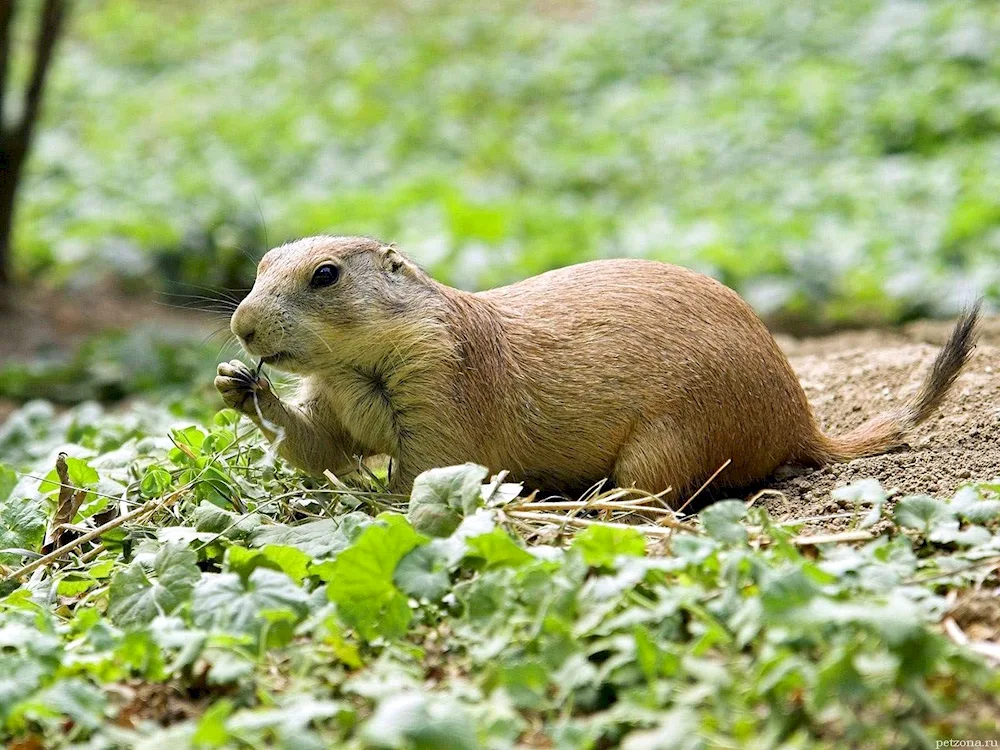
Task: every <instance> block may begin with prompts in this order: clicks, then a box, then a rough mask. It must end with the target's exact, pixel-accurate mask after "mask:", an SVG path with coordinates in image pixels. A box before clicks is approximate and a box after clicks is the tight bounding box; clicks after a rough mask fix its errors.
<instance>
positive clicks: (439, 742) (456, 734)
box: [362, 693, 481, 750]
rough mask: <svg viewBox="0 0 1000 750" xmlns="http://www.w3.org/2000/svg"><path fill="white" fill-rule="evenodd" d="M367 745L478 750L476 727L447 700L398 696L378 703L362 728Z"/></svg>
mask: <svg viewBox="0 0 1000 750" xmlns="http://www.w3.org/2000/svg"><path fill="white" fill-rule="evenodd" d="M362 737H363V738H364V740H365V742H367V743H368V744H369V745H373V746H375V747H383V748H393V749H396V748H398V750H477V749H478V748H479V747H481V745H480V744H479V741H478V739H477V738H476V731H475V726H474V725H473V723H472V720H471V719H470V717H469V715H468V712H467V711H466V710H465V709H464V708H463V707H462V706H461V704H459V703H457V702H456V701H454V700H452V699H448V698H440V697H436V696H435V697H431V696H428V695H420V694H418V693H399V694H396V695H393V696H391V697H389V698H386V699H385V700H383V701H382V702H381V703H379V705H378V708H377V709H376V710H375V713H374V714H373V715H372V717H371V718H370V719H369V720H368V721H367V722H366V723H365V725H364V728H363V729H362Z"/></svg>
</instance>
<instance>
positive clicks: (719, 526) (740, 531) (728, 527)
mask: <svg viewBox="0 0 1000 750" xmlns="http://www.w3.org/2000/svg"><path fill="white" fill-rule="evenodd" d="M746 512H747V508H746V505H744V503H743V502H742V501H741V500H721V501H719V502H717V503H714V504H713V505H709V506H708V507H707V508H705V510H703V511H702V512H701V513H699V514H698V518H699V519H700V520H701V525H702V526H704V527H705V533H707V534H708V535H709V536H710V537H712V538H713V539H716V540H718V541H720V542H723V543H724V544H741V543H743V542H745V541H746V540H747V530H746V528H745V527H744V526H743V524H742V523H740V521H741V520H742V519H743V516H745V515H746Z"/></svg>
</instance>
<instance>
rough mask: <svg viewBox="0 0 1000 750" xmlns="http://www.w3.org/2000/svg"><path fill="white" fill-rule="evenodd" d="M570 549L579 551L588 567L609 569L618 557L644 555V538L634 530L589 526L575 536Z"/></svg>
mask: <svg viewBox="0 0 1000 750" xmlns="http://www.w3.org/2000/svg"><path fill="white" fill-rule="evenodd" d="M572 548H573V549H576V550H579V551H580V553H581V554H582V555H583V560H584V562H585V563H587V565H589V566H590V567H592V568H610V567H612V566H613V565H614V562H615V560H616V559H617V558H618V557H619V556H620V555H624V556H628V557H642V556H643V555H645V554H646V538H645V537H644V536H643V535H642V534H640V533H639V532H638V531H636V530H635V529H616V528H612V527H608V526H591V527H589V528H587V529H585V530H584V531H582V532H580V533H579V534H577V535H576V537H575V538H574V539H573V544H572Z"/></svg>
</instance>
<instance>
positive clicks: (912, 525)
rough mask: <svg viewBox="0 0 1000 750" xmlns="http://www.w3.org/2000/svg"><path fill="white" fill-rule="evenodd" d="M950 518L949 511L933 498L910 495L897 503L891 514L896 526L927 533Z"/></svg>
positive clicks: (943, 504)
mask: <svg viewBox="0 0 1000 750" xmlns="http://www.w3.org/2000/svg"><path fill="white" fill-rule="evenodd" d="M951 517H952V513H951V509H949V508H948V506H947V505H946V504H945V503H943V502H941V501H940V500H937V499H935V498H933V497H929V496H927V495H911V496H909V497H904V498H903V499H902V500H900V501H899V502H898V503H896V508H895V511H894V513H893V518H894V520H895V521H896V524H897V525H899V526H903V527H905V528H909V529H920V530H921V531H923V532H925V533H927V532H929V531H930V530H931V527H932V526H934V525H935V524H936V523H939V522H941V521H947V520H949V519H950V518H951Z"/></svg>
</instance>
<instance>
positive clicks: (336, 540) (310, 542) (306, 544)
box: [251, 512, 372, 560]
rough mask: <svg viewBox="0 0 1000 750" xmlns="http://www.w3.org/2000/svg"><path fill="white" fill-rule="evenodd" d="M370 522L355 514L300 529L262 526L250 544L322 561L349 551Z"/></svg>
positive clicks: (313, 523) (368, 519) (283, 526)
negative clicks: (292, 550)
mask: <svg viewBox="0 0 1000 750" xmlns="http://www.w3.org/2000/svg"><path fill="white" fill-rule="evenodd" d="M371 522H372V521H371V518H370V517H369V516H367V515H365V514H364V513H360V512H352V513H347V514H346V515H343V516H341V517H340V518H337V519H324V520H322V521H310V522H309V523H303V524H299V525H298V526H286V525H284V524H274V525H269V526H261V527H259V528H258V529H257V530H255V531H254V532H253V534H252V535H251V540H252V541H251V543H252V545H253V546H254V547H264V546H266V545H269V544H273V545H276V546H281V547H295V548H297V549H299V550H301V551H302V552H304V553H305V554H307V555H309V557H311V558H312V559H314V560H321V559H323V558H325V557H332V556H334V555H337V554H338V553H340V552H341V551H343V550H345V549H347V547H349V546H350V544H351V542H353V541H354V540H355V539H357V538H358V536H359V535H360V534H361V533H362V532H363V530H364V529H365V528H367V527H368V526H369V525H370V524H371Z"/></svg>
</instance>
